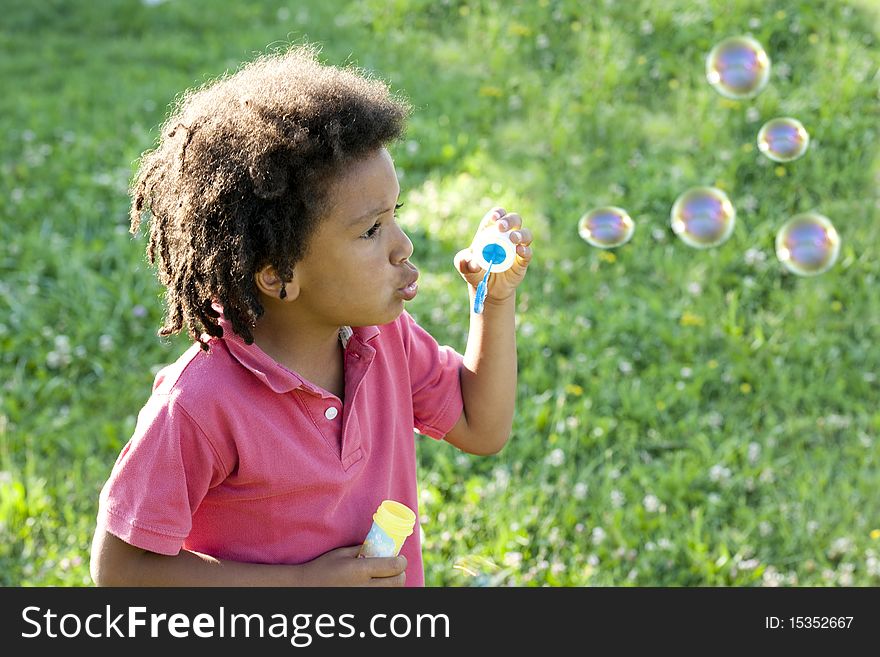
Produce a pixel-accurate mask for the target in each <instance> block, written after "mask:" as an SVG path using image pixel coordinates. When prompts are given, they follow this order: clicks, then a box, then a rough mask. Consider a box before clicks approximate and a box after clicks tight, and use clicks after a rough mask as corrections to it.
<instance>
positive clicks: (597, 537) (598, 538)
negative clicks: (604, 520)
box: [590, 527, 607, 545]
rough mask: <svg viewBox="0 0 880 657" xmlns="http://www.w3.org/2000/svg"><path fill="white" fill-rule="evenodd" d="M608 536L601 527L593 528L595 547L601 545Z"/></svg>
mask: <svg viewBox="0 0 880 657" xmlns="http://www.w3.org/2000/svg"><path fill="white" fill-rule="evenodd" d="M606 536H607V534H606V533H605V530H604V529H602V528H601V527H593V532H592V533H591V534H590V537H591V538H592V539H593V544H594V545H601V544H602V541H604V540H605V537H606Z"/></svg>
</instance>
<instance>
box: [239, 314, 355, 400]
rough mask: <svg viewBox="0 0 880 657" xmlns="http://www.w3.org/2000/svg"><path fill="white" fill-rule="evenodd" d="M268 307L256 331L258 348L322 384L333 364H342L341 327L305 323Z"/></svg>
mask: <svg viewBox="0 0 880 657" xmlns="http://www.w3.org/2000/svg"><path fill="white" fill-rule="evenodd" d="M265 308H266V312H265V313H264V314H263V316H262V317H261V318H260V319H259V321H258V322H257V325H256V326H255V327H254V329H253V336H254V342H255V343H256V345H257V346H258V347H259V348H260V349H262V350H263V351H264V352H266V354H268V355H269V356H271V357H272V358H273V359H274V360H276V361H278V362H279V363H281V364H282V365H284V366H285V367H286V368H287V369H289V370H291V371H294V372H296V373H297V374H300V375H302V376H304V377H305V378H307V379H309V380H310V381H313V382H314V383H318V384H319V385H320V384H321V380H320V379H321V377H320V376H319V375H320V374H321V373H327V372H328V369H332V364H335V363H337V362H339V363H341V359H340V358H339V356H340V354H341V353H342V345H341V344H340V342H339V327H338V326H332V325H324V324H317V323H313V322H303V321H302V320H301V319H300V320H298V319H297V318H296V317H295V316H293V315H294V313H284V312H283V310H280V309H271V308H269V307H268V306H265ZM273 310H274V312H273ZM328 363H330V364H331V367H330V368H328Z"/></svg>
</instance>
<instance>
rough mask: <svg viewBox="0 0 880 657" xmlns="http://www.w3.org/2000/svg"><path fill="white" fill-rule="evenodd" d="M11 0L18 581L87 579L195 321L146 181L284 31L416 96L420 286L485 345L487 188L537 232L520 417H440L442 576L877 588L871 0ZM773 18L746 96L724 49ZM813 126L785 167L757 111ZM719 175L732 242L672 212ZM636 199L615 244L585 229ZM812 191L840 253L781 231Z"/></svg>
mask: <svg viewBox="0 0 880 657" xmlns="http://www.w3.org/2000/svg"><path fill="white" fill-rule="evenodd" d="M2 4H3V8H2V19H0V54H2V56H0V85H2V91H3V93H2V94H0V134H2V135H3V139H2V140H0V381H2V388H0V584H2V585H7V586H9V585H70V586H79V585H86V584H89V583H90V580H89V577H88V559H89V541H90V539H91V535H92V531H93V528H94V518H95V512H96V506H97V497H98V492H99V490H100V487H101V485H102V484H103V482H104V480H105V479H106V477H107V475H108V474H109V470H110V468H111V466H112V464H113V461H114V459H115V458H116V455H117V453H118V451H119V450H120V448H121V447H122V446H123V445H124V444H125V442H126V441H127V440H128V438H129V436H130V434H131V432H132V430H133V429H134V421H135V417H136V414H137V412H138V411H139V409H140V407H141V405H142V404H143V403H144V401H145V400H146V398H147V396H148V394H149V391H150V386H151V383H152V379H153V375H154V373H155V372H156V371H157V369H158V368H159V367H160V366H161V365H162V364H164V363H168V362H171V361H173V360H174V359H175V358H176V357H177V355H178V354H179V353H180V351H182V350H183V349H184V348H185V346H186V345H185V342H184V341H183V340H182V339H176V340H171V341H167V342H164V343H163V342H161V341H160V340H159V339H158V338H157V337H156V336H155V332H156V330H157V328H158V326H159V324H160V321H161V318H162V313H163V308H162V305H161V298H160V289H159V287H158V284H157V283H156V282H155V278H154V275H153V272H152V271H151V270H150V268H149V266H148V265H147V264H146V261H145V258H144V247H145V240H144V238H143V237H139V238H133V237H132V236H131V235H129V234H128V232H127V210H128V200H127V194H126V189H127V185H128V182H129V180H130V178H131V175H132V173H133V170H134V165H135V162H136V160H137V158H138V156H139V155H140V153H141V152H142V151H143V150H145V149H147V148H149V147H151V146H152V144H153V143H154V140H155V139H156V137H157V128H158V125H159V124H160V123H161V121H162V119H163V117H164V116H165V114H166V111H167V109H168V104H169V103H170V102H171V101H172V100H173V99H174V97H175V96H176V95H177V94H178V93H180V92H181V91H182V90H183V89H185V88H187V87H190V86H193V85H196V84H201V83H203V82H206V81H207V80H209V79H211V78H214V77H216V76H218V75H221V74H223V73H224V72H226V71H228V70H234V69H235V68H237V66H238V65H239V63H240V62H242V61H244V60H247V59H250V58H252V57H253V56H254V55H255V54H257V53H261V52H265V51H267V50H269V49H272V48H276V47H283V46H284V45H285V44H289V43H296V42H301V41H303V40H308V41H311V42H315V43H318V44H321V45H322V47H323V51H322V59H323V60H324V61H327V62H329V63H333V64H344V63H349V62H350V63H355V64H357V65H359V66H362V67H364V68H367V69H370V70H373V71H375V72H376V73H377V74H379V75H380V76H382V77H383V78H385V79H387V80H388V81H389V82H390V83H391V85H392V86H393V88H394V89H396V90H399V91H401V92H402V93H404V94H405V95H406V96H407V97H408V98H409V99H410V101H411V102H412V103H413V105H414V107H415V113H414V115H413V118H412V121H411V123H410V126H409V130H408V133H407V135H406V138H405V140H404V141H403V142H402V143H400V144H398V145H396V146H395V148H394V150H393V155H394V157H395V161H396V163H397V166H398V169H399V172H400V174H401V187H402V200H403V201H404V202H405V207H404V209H403V210H402V214H401V221H402V222H403V223H404V224H405V226H406V228H407V230H408V231H409V234H410V236H411V238H412V240H413V243H414V245H415V255H414V257H413V260H414V261H415V262H416V263H417V264H418V266H419V267H420V269H421V271H422V285H421V287H422V289H421V293H420V295H419V296H418V298H417V299H416V300H415V301H413V302H412V304H411V305H410V306H409V309H410V311H411V312H412V313H413V314H414V315H415V316H416V317H417V318H418V319H419V321H420V322H422V323H423V324H424V325H425V326H426V328H428V329H429V330H430V331H431V332H432V333H433V334H434V335H435V336H436V337H437V338H438V340H440V341H441V342H443V343H447V344H451V345H453V346H455V347H456V348H458V349H462V350H463V348H464V343H465V336H466V330H467V296H466V292H465V290H464V288H463V286H462V283H461V282H460V280H459V278H458V276H457V274H456V273H455V272H454V271H453V269H452V266H451V259H452V255H453V254H454V253H455V252H456V251H457V250H458V249H460V248H462V247H463V246H465V245H466V242H467V240H468V239H469V238H470V236H471V235H472V233H473V228H474V226H475V225H476V222H477V221H478V220H479V218H480V217H481V216H482V215H483V213H484V212H485V211H486V210H487V209H488V208H489V207H491V206H492V205H494V204H501V205H503V206H504V207H506V208H507V209H508V210H517V211H519V212H520V213H521V214H522V215H523V217H525V219H526V222H527V223H528V224H530V225H531V226H532V228H533V231H534V233H535V243H534V248H535V254H536V255H535V261H534V265H533V267H532V269H531V271H530V274H529V276H528V278H527V280H526V282H525V283H524V285H523V287H522V288H521V293H520V295H519V312H518V343H519V364H520V385H519V397H518V406H517V416H516V420H515V423H514V435H513V438H512V439H511V442H510V443H509V445H508V447H507V448H506V449H505V450H504V451H503V452H502V453H501V454H499V455H497V456H495V457H491V458H477V457H469V456H465V455H462V454H459V453H457V452H456V450H455V449H453V448H452V447H450V446H449V445H447V444H444V443H439V444H438V443H435V442H434V441H431V440H430V439H420V445H421V449H420V462H419V470H420V481H421V492H420V504H421V506H420V514H421V522H422V530H423V532H424V537H425V541H424V553H425V568H426V576H427V581H428V584H429V585H453V586H472V585H516V586H540V585H551V586H586V585H591V586H609V585H614V586H627V585H631V586H652V585H663V586H695V585H699V586H775V585H782V586H845V585H857V586H878V585H880V408H878V400H880V380H878V376H880V348H878V346H877V345H878V343H880V296H878V293H877V288H878V283H880V254H878V248H880V229H878V225H880V196H878V187H880V157H878V148H877V146H878V125H880V95H878V83H880V71H878V60H880V57H878V56H880V44H878V33H880V18H878V16H880V8H878V2H876V1H874V0H871V1H867V0H862V1H860V2H855V1H853V2H849V1H843V0H841V1H838V0H802V1H798V0H730V1H727V2H721V1H717V2H716V1H714V0H633V1H632V2H629V1H627V2H624V1H623V0H619V1H616V2H615V1H614V0H605V1H600V0H593V1H589V2H584V1H583V0H540V1H535V2H528V3H507V2H501V1H500V0H481V1H469V2H466V1H464V0H443V1H440V0H393V1H386V0H361V1H356V2H355V1H353V2H342V1H331V0H322V1H317V0H316V1H304V2H292V1H287V2H285V1H283V0H259V1H249V2H212V1H210V0H168V1H166V2H140V1H137V0H94V1H91V2H86V1H85V0H78V1H77V0H66V1H65V0H43V1H42V2H40V3H32V2H29V1H27V0H6V1H4V2H3V3H2ZM746 33H748V34H751V35H752V36H754V37H755V38H756V39H758V40H759V41H760V42H761V43H762V44H763V45H764V46H765V48H766V49H767V52H768V54H769V56H770V58H771V60H772V62H773V68H772V73H771V78H770V82H769V85H768V86H767V88H766V89H765V90H764V91H763V93H761V94H760V95H759V96H757V97H756V98H754V99H751V100H745V101H732V100H727V99H724V98H722V97H721V96H720V95H719V94H717V93H716V92H715V91H714V90H713V89H712V88H711V87H710V86H709V85H708V83H707V82H706V79H705V71H704V61H705V57H706V54H707V53H708V52H709V50H710V49H711V47H712V46H713V45H714V44H715V43H717V42H718V41H719V40H721V39H722V38H724V37H726V36H730V35H735V34H746ZM785 115H787V116H794V117H797V118H798V119H800V121H801V122H802V123H803V124H804V125H805V126H806V128H807V130H808V131H809V132H810V134H811V136H812V144H811V148H810V150H809V152H808V153H807V154H806V156H805V157H803V158H802V159H800V160H797V161H794V162H791V163H789V164H787V165H780V164H776V163H773V162H770V161H769V160H767V159H766V158H764V157H763V156H762V155H761V154H760V153H759V152H758V150H757V148H756V145H755V136H756V134H757V131H758V129H759V127H760V126H761V125H762V123H763V122H764V121H766V120H769V119H770V118H773V117H776V116H785ZM696 185H715V186H717V187H720V188H722V189H724V190H726V191H727V193H728V194H729V195H730V198H731V200H732V201H733V203H734V205H735V206H736V207H737V210H738V217H737V226H736V229H735V231H734V233H733V235H732V237H731V238H730V240H729V241H727V242H726V243H725V244H723V245H721V246H719V247H717V248H714V249H708V250H695V249H692V248H689V247H687V246H686V245H685V244H684V243H682V242H681V241H680V240H678V238H677V237H676V236H675V234H674V233H673V232H672V231H671V229H670V227H669V211H670V207H671V205H672V203H673V201H674V200H675V198H676V197H677V196H678V194H680V193H681V192H682V191H684V190H685V189H687V188H689V187H692V186H696ZM605 204H612V205H618V206H622V207H624V208H626V209H627V210H628V211H629V213H630V214H631V216H632V217H633V219H634V220H635V222H636V230H635V235H634V237H633V239H632V241H631V242H629V243H628V244H626V245H624V246H623V247H620V248H618V249H615V250H599V249H595V248H593V247H590V246H589V245H587V244H586V243H585V242H584V241H582V240H581V239H580V238H579V237H578V234H577V221H578V219H579V217H580V216H581V214H583V213H584V212H585V211H586V210H588V209H590V208H592V207H596V206H599V205H605ZM807 210H817V211H819V212H821V213H823V214H825V215H827V216H828V217H829V218H831V220H832V221H833V222H834V223H835V225H836V227H837V229H838V231H839V232H840V235H841V239H842V244H843V246H842V249H841V253H840V258H839V261H838V262H837V264H836V265H835V266H834V267H833V268H832V269H831V270H830V271H828V272H827V273H825V274H823V275H821V276H818V277H813V278H799V277H796V276H793V275H790V274H788V273H786V271H785V270H784V269H783V268H782V267H781V265H780V264H779V263H778V262H777V260H776V257H775V253H774V249H773V240H774V236H775V233H776V231H777V229H778V228H779V227H780V226H781V224H782V223H783V222H784V221H785V220H786V219H787V218H788V217H790V216H791V215H793V214H795V213H797V212H802V211H807Z"/></svg>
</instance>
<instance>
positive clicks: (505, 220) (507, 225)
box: [498, 212, 522, 231]
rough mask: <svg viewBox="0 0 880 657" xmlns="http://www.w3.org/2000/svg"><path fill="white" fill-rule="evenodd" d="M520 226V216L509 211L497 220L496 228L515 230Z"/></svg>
mask: <svg viewBox="0 0 880 657" xmlns="http://www.w3.org/2000/svg"><path fill="white" fill-rule="evenodd" d="M520 226H522V217H520V216H519V215H518V214H517V213H516V212H511V213H510V214H506V215H504V217H502V218H501V219H499V220H498V230H501V231H505V230H516V229H517V228H519V227H520Z"/></svg>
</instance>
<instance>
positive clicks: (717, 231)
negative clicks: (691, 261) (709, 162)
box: [670, 187, 736, 249]
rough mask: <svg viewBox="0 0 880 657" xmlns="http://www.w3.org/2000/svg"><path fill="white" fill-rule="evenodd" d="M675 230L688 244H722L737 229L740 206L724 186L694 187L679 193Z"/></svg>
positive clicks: (699, 246)
mask: <svg viewBox="0 0 880 657" xmlns="http://www.w3.org/2000/svg"><path fill="white" fill-rule="evenodd" d="M670 222H671V224H672V230H673V231H675V234H676V235H678V236H679V237H680V238H681V241H682V242H684V243H685V244H687V245H688V246H692V247H695V248H697V249H707V248H709V247H711V246H718V245H719V244H721V243H722V242H724V241H725V240H726V239H727V238H728V237H730V234H731V233H732V232H733V226H734V224H735V222H736V209H735V208H734V207H733V204H732V203H731V202H730V199H729V198H727V194H725V193H724V192H723V191H721V190H720V189H717V188H715V187H693V188H691V189H689V190H687V191H686V192H684V193H683V194H682V195H681V196H679V197H678V198H677V199H676V200H675V203H674V204H673V206H672V212H671V214H670Z"/></svg>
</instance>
